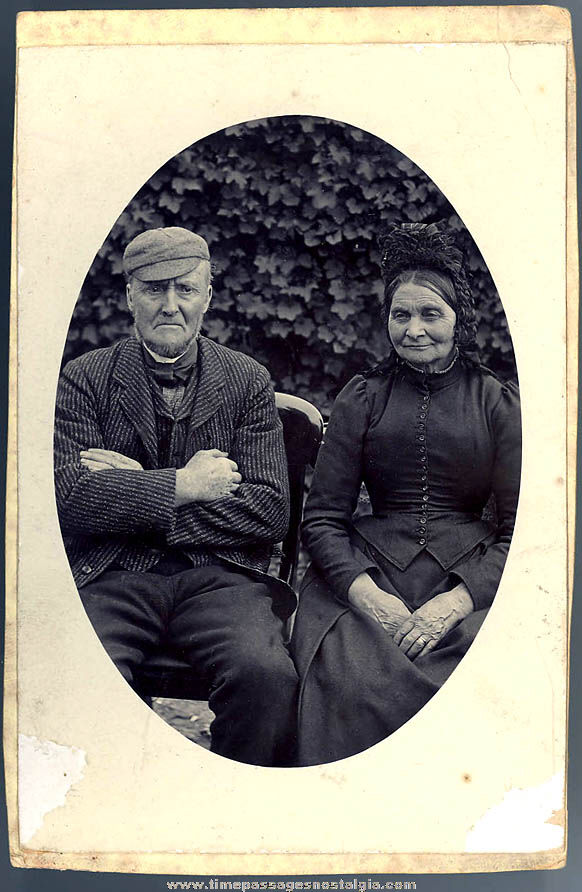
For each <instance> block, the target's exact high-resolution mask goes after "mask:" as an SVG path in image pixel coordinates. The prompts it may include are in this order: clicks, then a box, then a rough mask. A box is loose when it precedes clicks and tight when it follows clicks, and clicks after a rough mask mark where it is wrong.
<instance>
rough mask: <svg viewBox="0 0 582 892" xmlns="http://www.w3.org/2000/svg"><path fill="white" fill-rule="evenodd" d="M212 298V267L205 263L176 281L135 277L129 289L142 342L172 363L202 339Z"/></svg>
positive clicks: (131, 307) (137, 331)
mask: <svg viewBox="0 0 582 892" xmlns="http://www.w3.org/2000/svg"><path fill="white" fill-rule="evenodd" d="M211 297H212V286H211V285H210V264H209V263H208V262H206V261H204V260H203V261H201V262H200V263H199V264H198V266H197V267H196V268H195V269H193V270H192V271H191V272H189V273H186V275H184V276H177V277H176V278H175V279H162V280H161V281H158V282H142V281H141V280H140V279H137V278H136V277H135V276H133V277H132V279H131V281H130V282H129V283H128V285H127V305H128V307H129V310H130V312H131V314H132V316H133V319H134V323H135V330H136V333H137V336H138V338H139V339H140V340H141V341H143V343H144V344H145V345H146V346H147V347H149V348H150V350H153V352H154V353H157V354H158V355H159V356H166V357H168V358H170V359H173V358H175V357H176V356H180V355H181V354H182V353H184V352H185V351H186V350H187V349H188V347H189V346H190V344H191V343H192V341H193V340H194V338H196V337H197V336H198V334H199V332H200V327H201V325H202V319H203V318H204V314H205V312H206V310H207V309H208V305H209V303H210V298H211Z"/></svg>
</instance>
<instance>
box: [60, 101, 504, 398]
mask: <svg viewBox="0 0 582 892" xmlns="http://www.w3.org/2000/svg"><path fill="white" fill-rule="evenodd" d="M437 220H446V221H447V222H448V224H449V225H450V226H451V227H452V228H453V229H454V230H455V232H456V235H457V240H458V243H459V245H460V247H462V249H463V250H464V252H465V257H466V264H467V269H468V271H469V274H470V277H471V284H472V287H473V291H474V294H475V298H476V303H477V308H478V317H479V330H478V342H479V346H480V349H481V353H482V360H483V362H484V363H485V364H486V365H487V366H489V367H490V368H491V369H493V370H494V371H495V372H496V373H497V374H498V375H499V376H500V377H501V378H504V379H506V378H515V377H516V369H515V360H514V355H513V347H512V343H511V338H510V335H509V332H508V328H507V321H506V318H505V314H504V312H503V307H502V305H501V303H500V301H499V297H498V295H497V291H496V289H495V285H494V283H493V281H492V279H491V276H490V274H489V271H488V269H487V266H486V263H485V261H484V259H483V257H482V256H481V254H480V253H479V250H478V248H477V246H476V244H475V243H474V241H473V239H472V238H471V235H470V234H469V232H468V231H467V229H466V228H465V226H464V225H463V222H462V220H460V219H459V217H458V216H457V214H456V213H455V210H454V208H453V207H452V206H451V205H450V204H449V202H448V201H447V199H446V197H445V196H444V195H443V194H442V193H441V192H440V190H439V189H438V188H437V187H436V186H435V184H434V183H433V182H432V181H431V180H430V179H429V178H428V177H427V176H426V174H425V173H424V172H423V171H422V170H420V168H419V167H418V166H417V165H416V164H415V163H414V161H413V160H412V159H409V158H407V157H405V156H404V155H402V154H401V153H400V152H398V151H397V150H396V149H395V148H393V147H392V146H391V145H389V144H388V143H385V142H383V141H382V140H380V139H378V138H377V137H375V136H372V135H371V134H369V133H366V132H364V131H362V130H359V129H357V128H354V127H352V126H350V125H349V124H344V123H341V122H338V121H332V120H329V119H326V118H316V117H303V116H284V117H276V118H268V119H264V120H256V121H249V122H247V123H243V124H236V125H234V126H232V127H227V128H226V129H225V130H222V131H219V132H217V133H215V134H212V135H211V136H208V137H207V138H205V139H203V140H200V141H199V142H197V143H195V144H194V145H192V146H189V147H188V148H187V149H185V150H184V151H183V152H180V153H179V154H178V155H176V156H175V157H174V158H171V159H170V160H169V161H168V162H167V163H166V164H164V166H163V167H161V168H160V170H158V171H156V172H155V173H154V174H153V175H152V177H151V178H150V179H149V180H148V182H147V183H145V184H144V186H143V187H142V188H141V189H140V190H139V192H138V193H137V195H136V196H135V197H134V198H133V199H132V201H131V202H130V203H129V205H128V207H127V208H126V209H125V210H124V211H123V213H122V214H121V215H120V217H119V219H118V220H117V221H116V222H115V224H114V225H113V227H112V229H111V232H110V234H109V236H108V238H107V240H106V241H105V242H104V244H103V245H102V246H101V247H100V248H99V250H98V252H97V255H96V257H95V260H94V262H93V264H92V265H91V268H90V270H89V272H88V274H87V276H86V279H85V282H84V285H83V288H82V291H81V294H80V296H79V299H78V301H77V304H76V307H75V310H74V313H73V318H72V321H71V326H70V329H69V332H68V336H67V342H66V348H65V354H64V361H66V360H69V359H71V358H73V357H74V356H78V355H80V354H81V353H84V352H86V351H87V350H92V349H94V348H95V347H102V346H107V345H109V344H111V343H112V342H114V341H115V340H117V339H118V338H121V337H126V336H127V334H128V333H129V332H130V331H131V317H130V315H129V313H128V310H127V307H126V304H125V282H124V278H123V272H122V264H121V258H122V254H123V250H124V248H125V246H126V244H127V243H128V242H129V241H130V240H131V239H132V238H133V237H134V236H135V235H137V234H138V233H139V232H142V231H143V230H144V229H149V228H152V227H156V226H184V227H186V228H188V229H192V230H194V231H196V232H199V233H200V234H201V235H203V236H204V237H205V238H206V240H207V241H208V244H209V247H210V251H211V255H212V262H213V272H214V283H213V285H214V295H215V296H214V299H213V303H212V305H211V307H210V310H209V311H208V313H207V316H206V318H205V323H204V328H203V331H204V333H206V334H207V335H208V336H209V337H212V338H214V339H216V340H217V341H219V342H220V343H221V344H227V345H228V346H230V347H233V348H234V349H237V350H242V351H244V352H246V353H250V354H251V355H253V356H255V357H256V358H257V359H259V360H260V361H261V362H263V363H264V364H265V365H266V366H267V367H268V368H269V370H270V372H271V375H272V377H273V380H274V383H275V387H277V388H278V389H281V390H287V391H291V392H293V393H296V394H297V395H299V396H303V397H305V398H306V399H309V400H311V401H312V402H314V403H315V404H316V405H318V407H319V408H320V409H321V410H322V411H323V412H324V413H327V412H328V411H329V408H330V406H331V403H332V402H333V399H334V398H335V396H336V395H337V393H338V391H339V390H340V389H341V387H342V386H343V385H344V384H345V383H346V381H348V380H349V378H350V377H352V375H354V374H355V373H357V372H358V371H360V370H362V369H363V368H366V367H369V366H370V365H372V364H374V363H375V362H377V361H379V360H380V359H382V357H383V356H384V355H385V352H386V343H387V342H386V335H385V333H384V331H383V328H382V324H381V322H380V305H381V300H382V283H381V280H380V268H379V253H378V249H377V244H376V238H377V235H378V233H379V232H380V230H381V229H382V228H383V227H384V226H385V225H386V224H387V223H389V222H393V221H394V222H418V221H421V222H426V223H430V222H433V221H437Z"/></svg>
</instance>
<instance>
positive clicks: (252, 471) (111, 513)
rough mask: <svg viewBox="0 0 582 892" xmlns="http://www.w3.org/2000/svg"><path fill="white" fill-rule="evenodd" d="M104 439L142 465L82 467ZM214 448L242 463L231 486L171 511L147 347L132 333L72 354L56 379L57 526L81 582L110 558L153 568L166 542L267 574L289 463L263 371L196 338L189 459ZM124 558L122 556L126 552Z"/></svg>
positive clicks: (282, 514) (283, 519) (283, 515)
mask: <svg viewBox="0 0 582 892" xmlns="http://www.w3.org/2000/svg"><path fill="white" fill-rule="evenodd" d="M90 447H100V448H103V449H112V450H115V451H116V452H121V453H122V454H123V455H126V456H130V457H131V458H135V459H137V460H138V461H140V462H141V464H142V466H143V468H144V470H143V471H140V470H135V471H133V470H104V471H88V470H86V469H84V468H82V466H81V464H80V457H79V452H80V450H82V449H88V448H90ZM199 449H221V450H223V451H224V452H227V453H228V455H229V457H230V458H232V459H233V460H234V461H236V462H237V464H238V466H239V470H240V473H241V475H242V480H243V482H242V484H241V486H240V487H239V489H238V491H237V493H236V494H235V495H233V496H230V497H228V498H224V499H218V500H216V501H213V502H206V503H191V504H189V505H184V506H182V507H180V508H177V509H176V508H175V507H174V495H175V484H176V471H175V469H173V468H159V467H158V443H157V433H156V417H155V413H154V404H153V398H152V392H151V388H150V384H149V379H148V373H147V371H146V368H145V364H144V360H143V356H142V348H141V346H140V344H139V343H138V341H137V340H136V339H135V338H133V337H130V338H128V339H127V340H123V341H120V342H118V343H116V344H114V345H113V346H112V347H107V348H104V349H100V350H94V351H92V352H90V353H87V354H85V355H84V356H81V357H79V358H77V359H74V360H72V361H71V362H69V363H68V364H67V366H66V367H65V369H64V371H63V374H62V376H61V380H60V382H59V388H58V394H57V406H56V417H55V481H56V483H55V486H56V497H57V506H58V511H59V517H60V522H61V530H62V533H63V537H64V540H65V546H66V549H67V554H68V557H69V561H70V564H71V569H72V571H73V576H74V579H75V582H76V584H77V586H78V587H81V586H83V585H86V584H87V583H88V582H90V581H91V580H93V579H95V578H96V577H97V576H98V575H99V574H100V573H102V572H103V571H104V570H105V569H106V568H107V567H108V566H110V565H111V564H113V563H115V564H122V565H124V566H125V565H126V560H129V562H130V563H131V562H133V563H134V564H135V562H136V560H138V562H139V560H140V559H143V560H144V562H145V563H146V564H151V563H152V560H153V555H154V553H155V554H156V555H159V554H160V553H162V552H163V550H164V548H168V547H170V548H172V549H178V550H180V551H183V552H185V553H189V554H191V555H192V557H193V560H194V564H195V563H196V555H199V554H201V553H205V554H206V555H208V552H211V554H212V555H213V556H215V557H216V558H222V559H224V560H228V561H231V562H235V563H237V564H239V565H243V566H244V567H247V568H249V569H250V570H251V571H255V572H257V571H259V572H261V573H262V572H265V571H266V570H267V568H268V563H269V557H270V552H271V546H272V544H273V543H274V542H278V541H280V540H281V539H282V538H283V536H284V534H285V531H286V527H287V523H288V510H289V493H288V481H287V461H286V456H285V450H284V445H283V437H282V428H281V422H280V420H279V416H278V413H277V410H276V407H275V402H274V398H273V391H272V388H271V384H270V381H269V375H268V372H267V370H266V369H265V368H264V367H263V366H261V365H259V363H258V362H256V361H255V360H254V359H251V358H250V357H249V356H245V355H244V354H242V353H237V352H235V351H233V350H230V349H228V348H227V347H223V346H221V345H219V344H216V343H214V342H213V341H210V340H208V339H207V338H200V340H199V352H198V383H197V387H196V395H195V397H194V402H193V406H192V412H191V415H190V419H189V421H188V433H187V437H186V446H185V459H186V461H187V460H188V459H190V458H191V457H192V456H193V455H194V453H195V452H197V451H198V450H199ZM124 559H126V560H124Z"/></svg>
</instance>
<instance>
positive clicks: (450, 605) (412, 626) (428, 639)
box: [394, 582, 473, 660]
mask: <svg viewBox="0 0 582 892" xmlns="http://www.w3.org/2000/svg"><path fill="white" fill-rule="evenodd" d="M472 612H473V600H472V598H471V595H470V594H469V591H468V589H467V587H466V586H465V584H464V583H463V582H460V583H459V585H456V586H455V587H454V588H453V589H451V590H450V591H448V592H442V593H441V594H440V595H435V596H434V598H431V599H430V601H427V602H426V604H423V605H422V607H419V608H418V610H415V611H414V613H413V614H412V615H411V616H410V618H409V619H407V620H406V621H405V622H404V623H403V624H402V625H401V626H400V628H399V629H398V631H397V632H396V634H395V636H394V641H395V642H396V644H397V645H398V646H399V647H400V649H401V650H403V651H404V653H405V654H406V655H407V656H408V657H410V659H411V660H414V659H416V658H417V657H424V656H426V655H427V654H428V653H430V652H431V650H434V648H435V647H436V646H437V644H438V643H439V641H440V640H441V639H442V638H444V637H445V635H446V634H447V633H448V632H450V631H451V629H454V628H455V626H456V625H458V624H459V623H460V622H461V620H463V619H465V617H467V616H469V614H470V613H472Z"/></svg>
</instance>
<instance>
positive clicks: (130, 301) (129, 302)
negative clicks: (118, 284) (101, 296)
mask: <svg viewBox="0 0 582 892" xmlns="http://www.w3.org/2000/svg"><path fill="white" fill-rule="evenodd" d="M125 298H126V300H127V307H128V310H129V312H130V313H131V315H132V316H133V297H132V296H131V282H128V283H127V285H126V286H125Z"/></svg>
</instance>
